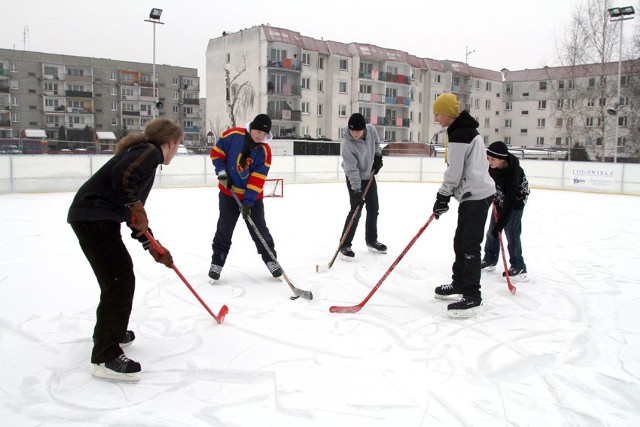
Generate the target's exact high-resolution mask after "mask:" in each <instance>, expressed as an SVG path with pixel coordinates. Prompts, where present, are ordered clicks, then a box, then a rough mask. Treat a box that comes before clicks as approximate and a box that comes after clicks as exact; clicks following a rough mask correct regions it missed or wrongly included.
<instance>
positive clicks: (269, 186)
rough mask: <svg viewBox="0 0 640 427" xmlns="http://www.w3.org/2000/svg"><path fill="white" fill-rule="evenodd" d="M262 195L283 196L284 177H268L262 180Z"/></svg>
mask: <svg viewBox="0 0 640 427" xmlns="http://www.w3.org/2000/svg"><path fill="white" fill-rule="evenodd" d="M262 192H263V193H264V197H282V196H284V179H282V178H270V179H267V180H266V181H265V182H264V187H263V189H262Z"/></svg>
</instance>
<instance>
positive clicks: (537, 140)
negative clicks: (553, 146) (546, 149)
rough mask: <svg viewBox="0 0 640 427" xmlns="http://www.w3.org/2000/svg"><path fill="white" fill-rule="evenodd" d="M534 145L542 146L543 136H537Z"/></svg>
mask: <svg viewBox="0 0 640 427" xmlns="http://www.w3.org/2000/svg"><path fill="white" fill-rule="evenodd" d="M536 145H538V146H540V145H544V136H539V137H537V138H536Z"/></svg>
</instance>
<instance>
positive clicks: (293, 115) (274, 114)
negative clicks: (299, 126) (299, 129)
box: [267, 110, 302, 122]
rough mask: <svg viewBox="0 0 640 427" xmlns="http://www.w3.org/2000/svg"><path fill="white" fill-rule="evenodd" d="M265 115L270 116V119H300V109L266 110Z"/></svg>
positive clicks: (298, 120) (297, 120)
mask: <svg viewBox="0 0 640 427" xmlns="http://www.w3.org/2000/svg"><path fill="white" fill-rule="evenodd" d="M267 115H268V116H269V117H271V120H283V121H292V122H300V121H302V111H300V110H267Z"/></svg>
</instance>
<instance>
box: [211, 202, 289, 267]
mask: <svg viewBox="0 0 640 427" xmlns="http://www.w3.org/2000/svg"><path fill="white" fill-rule="evenodd" d="M218 205H219V207H220V216H219V217H218V225H217V228H216V234H215V236H214V237H213V243H212V244H211V248H212V249H213V255H212V256H211V262H212V263H214V264H216V265H219V266H224V263H225V261H226V259H227V255H228V254H229V250H230V249H231V243H232V242H231V238H232V237H233V230H235V228H236V223H237V222H238V218H239V217H240V209H239V208H238V204H237V203H236V201H235V199H234V198H233V197H230V196H227V195H225V194H224V193H222V192H220V193H218ZM251 219H252V220H253V222H254V224H255V225H256V228H257V229H258V231H259V232H260V234H261V235H262V237H263V238H264V240H265V242H266V243H267V245H268V246H269V249H271V251H272V252H273V255H274V256H275V257H276V258H277V256H278V254H277V253H276V248H275V245H274V243H273V237H271V233H270V232H269V229H268V228H267V223H266V221H265V219H264V203H263V201H262V199H261V200H256V201H255V203H254V204H253V206H252V207H251ZM245 224H246V225H247V229H248V230H249V234H250V235H251V238H252V239H253V243H255V245H256V249H257V250H258V253H259V254H260V256H261V257H262V260H263V261H264V262H265V263H267V262H269V261H272V259H271V256H270V255H269V252H267V250H266V249H265V247H264V245H263V244H262V242H261V241H260V239H259V238H258V235H257V234H256V233H255V232H254V231H253V228H252V227H251V225H249V222H247V221H245Z"/></svg>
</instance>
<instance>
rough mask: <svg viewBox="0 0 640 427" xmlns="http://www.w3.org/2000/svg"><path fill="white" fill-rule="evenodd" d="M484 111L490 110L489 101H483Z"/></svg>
mask: <svg viewBox="0 0 640 427" xmlns="http://www.w3.org/2000/svg"><path fill="white" fill-rule="evenodd" d="M484 109H485V110H490V109H491V100H490V99H487V100H486V101H484Z"/></svg>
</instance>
